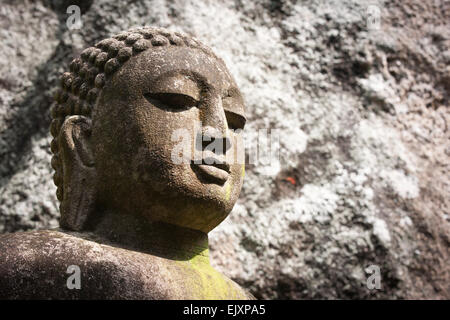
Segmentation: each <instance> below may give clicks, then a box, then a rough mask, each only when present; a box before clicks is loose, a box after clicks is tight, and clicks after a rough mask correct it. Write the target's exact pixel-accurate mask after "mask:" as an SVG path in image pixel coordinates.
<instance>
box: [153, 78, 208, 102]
mask: <svg viewBox="0 0 450 320" xmlns="http://www.w3.org/2000/svg"><path fill="white" fill-rule="evenodd" d="M148 93H149V94H168V95H169V94H173V95H176V94H179V95H183V96H188V97H190V98H192V99H194V100H195V101H197V102H198V101H200V99H201V89H200V87H199V85H198V83H197V82H196V81H194V80H192V79H191V77H190V76H187V75H176V76H169V77H167V76H166V77H161V78H159V79H157V80H156V81H155V83H153V84H152V87H151V89H150V92H148Z"/></svg>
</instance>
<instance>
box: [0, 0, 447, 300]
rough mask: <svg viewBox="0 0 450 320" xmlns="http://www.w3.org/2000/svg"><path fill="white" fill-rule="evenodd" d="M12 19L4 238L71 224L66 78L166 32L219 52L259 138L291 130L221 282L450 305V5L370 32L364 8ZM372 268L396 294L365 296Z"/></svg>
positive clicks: (335, 5) (254, 7)
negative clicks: (117, 43)
mask: <svg viewBox="0 0 450 320" xmlns="http://www.w3.org/2000/svg"><path fill="white" fill-rule="evenodd" d="M4 3H5V4H2V7H1V14H2V19H0V23H1V24H2V30H3V32H2V33H1V35H0V37H1V40H2V43H4V44H5V45H2V46H1V47H0V56H2V61H1V62H0V70H1V81H0V99H1V106H2V107H1V108H0V172H1V180H0V197H1V200H0V213H1V214H0V228H1V231H2V232H8V231H16V230H28V229H34V228H43V227H48V226H56V224H57V217H58V215H57V201H56V198H55V196H54V193H55V187H54V186H53V183H52V181H51V175H52V172H51V168H50V165H49V163H50V153H49V144H50V138H49V137H48V135H47V130H48V126H49V124H50V122H49V121H50V120H49V116H48V112H49V108H50V104H51V97H52V93H53V92H52V88H54V87H55V83H56V81H57V80H56V79H57V75H58V73H59V72H62V71H64V70H65V69H64V68H63V63H62V62H65V63H68V62H69V61H70V60H71V58H72V57H73V56H75V55H76V54H77V53H79V52H80V51H81V50H82V49H83V48H85V47H86V46H87V45H90V44H92V43H95V42H96V41H98V40H100V39H102V38H105V37H107V36H109V35H111V34H113V33H115V32H118V31H120V30H124V29H128V28H129V27H131V26H135V25H149V24H151V25H153V24H154V25H159V26H163V27H169V28H170V29H172V30H176V31H177V30H178V31H185V32H189V33H191V34H195V35H196V36H197V37H198V38H199V39H201V40H204V42H205V43H208V44H209V45H211V46H212V47H213V48H214V49H215V51H217V53H218V54H219V55H220V56H221V57H223V58H224V60H225V61H226V63H227V65H228V66H229V67H230V69H231V73H232V74H233V75H234V76H235V77H236V82H237V84H238V85H239V87H240V88H241V90H242V91H243V94H244V97H245V100H246V105H247V107H248V109H247V113H248V116H249V124H250V125H249V126H248V127H247V128H246V131H247V133H248V134H249V133H251V132H252V129H255V128H266V127H268V126H271V127H274V128H280V129H282V132H283V134H284V135H283V148H284V149H283V152H284V154H285V155H289V156H290V157H289V159H290V160H289V161H288V162H286V163H282V166H281V167H280V168H279V169H277V170H273V172H271V175H269V176H267V175H264V174H262V173H261V172H259V171H258V168H253V167H248V168H247V176H246V180H245V183H244V186H243V192H242V194H241V199H240V200H239V202H238V205H237V206H236V207H235V210H234V212H233V213H232V214H231V216H230V217H229V218H228V219H227V220H226V221H225V222H224V223H223V224H222V225H221V226H220V227H219V228H218V229H217V230H214V231H213V232H212V234H211V236H210V238H211V255H212V259H213V261H214V263H215V265H216V266H217V267H218V268H219V269H221V270H223V271H224V272H225V273H226V274H227V275H228V276H230V277H231V278H232V279H234V280H236V281H237V282H238V283H240V284H241V285H243V286H244V287H246V288H248V289H249V290H250V291H251V292H252V293H253V294H255V295H256V296H257V297H260V298H337V297H338V298H354V297H358V298H371V297H385V298H398V297H402V298H405V297H406V298H449V297H450V288H449V283H450V280H449V264H448V260H449V244H450V240H449V238H450V235H449V230H450V228H449V216H448V214H449V201H450V200H449V199H450V197H449V185H448V181H449V178H448V177H449V172H448V168H447V164H448V156H449V155H448V152H449V151H448V148H449V147H448V146H449V144H448V141H449V130H448V123H449V112H448V92H449V83H450V82H449V81H450V80H449V79H450V73H449V72H450V70H449V69H448V65H449V63H450V60H449V57H450V55H449V43H448V39H449V38H450V36H449V34H448V33H449V30H450V28H449V27H448V21H450V19H449V16H448V12H449V11H448V5H447V3H446V2H445V1H437V2H436V1H434V2H423V1H418V0H417V1H402V2H395V1H374V2H371V3H373V4H377V5H379V7H380V8H381V13H382V15H381V29H380V30H370V31H369V30H368V29H367V24H366V7H365V5H364V4H361V3H360V2H359V1H347V0H346V1H339V2H338V1H331V2H330V1H326V2H325V1H309V2H307V3H296V2H294V1H278V2H272V1H251V2H241V1H221V2H209V1H172V2H170V3H169V2H167V3H166V2H163V1H135V2H133V3H130V4H129V5H128V6H124V5H122V4H120V3H119V2H117V1H106V0H105V1H92V2H91V1H83V2H80V3H83V5H81V8H82V11H83V12H84V15H83V28H82V29H80V30H75V31H69V30H67V28H66V25H65V20H66V18H67V14H65V9H66V7H67V6H68V5H69V4H73V2H71V3H68V2H65V1H54V2H50V1H42V2H39V1H35V2H32V3H30V2H28V3H25V2H21V1H5V2H4ZM24 20H26V21H27V24H26V25H25V24H24V23H23V21H24ZM211 30H214V32H211ZM4 57H6V58H4ZM293 155H294V156H296V158H293V157H292V156H293ZM266 173H267V172H266ZM269 173H270V172H269ZM243 249H244V250H243ZM225 257H226V258H225ZM369 265H378V266H380V268H381V272H382V280H381V285H382V288H381V290H368V288H367V287H366V279H367V276H368V275H367V274H366V273H365V272H364V269H365V268H366V267H367V266H369Z"/></svg>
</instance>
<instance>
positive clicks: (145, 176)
mask: <svg viewBox="0 0 450 320" xmlns="http://www.w3.org/2000/svg"><path fill="white" fill-rule="evenodd" d="M55 100H56V103H55V105H54V106H53V107H52V110H51V115H52V123H51V134H52V136H53V137H54V139H53V141H52V143H51V150H52V152H53V154H54V155H53V158H52V162H51V164H52V167H53V168H54V169H55V174H54V182H55V184H56V186H57V198H58V200H59V201H60V212H61V219H60V226H61V228H60V229H55V230H41V231H32V232H18V233H12V234H3V235H0V298H7V299H11V298H12V299H15V298H44V299H48V298H50V299H252V298H253V297H252V296H251V295H250V294H249V293H247V292H245V291H244V290H243V289H242V288H241V287H240V286H239V285H238V284H236V283H235V282H233V281H232V280H230V279H228V278H227V277H226V276H224V275H222V274H221V273H219V272H218V271H216V270H215V269H213V268H212V267H211V265H210V263H209V257H208V232H209V231H211V230H212V229H213V228H214V227H216V226H217V225H218V224H219V223H220V222H221V221H223V220H224V219H225V218H226V217H227V215H228V214H229V212H230V211H231V209H232V208H233V205H234V204H235V202H236V200H237V198H238V195H239V192H240V189H241V185H242V181H243V176H244V163H243V162H244V161H243V160H242V158H243V150H242V148H239V146H240V145H242V139H243V138H242V132H241V129H243V127H244V124H245V114H244V104H243V99H242V96H241V93H240V91H239V89H238V88H237V86H236V83H235V81H234V80H233V78H232V76H231V75H230V73H229V71H228V70H227V67H226V66H225V63H224V62H223V61H222V60H221V59H220V58H218V57H217V56H216V55H215V54H214V53H213V52H212V51H211V50H210V49H209V48H208V47H206V46H205V45H203V44H201V43H200V42H198V41H197V40H195V39H193V38H191V37H189V36H186V35H183V34H180V33H177V32H175V33H174V32H170V31H167V30H164V29H160V28H150V27H143V28H137V29H132V30H130V31H127V32H123V33H120V34H117V35H115V36H113V37H112V38H109V39H105V40H103V41H100V42H99V43H97V44H96V46H95V47H91V48H88V49H86V50H84V51H83V52H82V53H81V56H80V58H77V59H75V60H73V61H72V62H71V64H70V72H66V73H64V74H63V75H62V77H61V87H60V88H59V90H58V91H57V93H56V95H55ZM179 133H182V134H179ZM200 137H201V138H200ZM199 141H200V142H199ZM211 144H215V146H216V147H215V148H210V147H209V146H210V145H211ZM218 146H220V147H218ZM179 150H182V151H186V150H188V151H189V150H190V151H192V152H183V154H182V156H181V157H179V152H178V151H179ZM230 154H231V155H233V156H231V157H230V156H229V155H230ZM180 159H181V160H182V161H177V160H180ZM72 270H75V271H76V272H74V273H73V274H72ZM77 272H78V273H77ZM75 276H77V277H78V278H76V279H75V278H73V279H70V278H71V277H75ZM74 279H75V280H76V281H75V280H74ZM72 280H74V281H75V282H74V283H75V285H72V286H71V285H70V281H72Z"/></svg>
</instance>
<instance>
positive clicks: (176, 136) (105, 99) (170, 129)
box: [91, 46, 245, 232]
mask: <svg viewBox="0 0 450 320" xmlns="http://www.w3.org/2000/svg"><path fill="white" fill-rule="evenodd" d="M92 118H93V125H92V136H91V137H92V138H91V139H92V149H93V154H94V158H95V169H96V172H97V180H98V183H97V184H98V187H97V192H98V195H97V197H98V201H99V204H100V205H101V206H105V207H113V209H119V210H121V211H124V212H127V214H139V215H144V216H145V217H147V218H148V219H149V220H155V221H163V222H167V223H171V224H175V225H178V226H182V227H186V228H191V229H195V230H200V231H203V232H209V231H210V230H211V229H212V228H214V227H215V226H217V225H218V224H219V223H220V222H221V221H222V220H223V219H225V217H226V216H227V215H228V213H229V212H230V211H231V209H232V208H233V205H234V204H235V202H236V200H237V198H238V195H239V192H240V189H241V186H242V181H243V175H244V163H243V160H242V159H243V148H242V144H243V142H242V132H240V131H241V129H243V127H244V124H245V115H244V105H243V100H242V96H241V94H240V92H239V90H238V88H237V86H236V84H235V82H234V80H233V78H232V77H231V75H230V74H229V72H228V70H227V68H226V66H225V65H224V63H223V62H222V61H219V60H217V59H216V58H214V57H212V56H210V55H208V54H206V53H204V52H203V51H201V50H199V49H192V48H188V47H176V46H170V47H161V48H155V49H151V50H146V51H144V52H142V53H140V54H139V55H137V56H135V57H133V58H131V59H130V60H129V61H128V62H127V63H125V64H124V65H123V66H122V67H121V68H120V69H119V70H118V71H117V72H116V73H115V74H114V75H113V76H112V77H111V79H110V80H109V81H108V82H107V84H106V85H105V87H104V88H103V90H102V93H101V95H100V96H99V98H98V101H97V105H96V108H94V113H93V115H92ZM208 145H209V147H208ZM211 146H215V148H211ZM217 146H221V147H220V148H218V147H217ZM179 150H182V151H183V154H182V156H183V158H182V159H183V160H182V161H181V163H180V158H179V157H178V156H179V152H178V151H179Z"/></svg>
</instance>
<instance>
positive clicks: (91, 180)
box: [58, 116, 96, 231]
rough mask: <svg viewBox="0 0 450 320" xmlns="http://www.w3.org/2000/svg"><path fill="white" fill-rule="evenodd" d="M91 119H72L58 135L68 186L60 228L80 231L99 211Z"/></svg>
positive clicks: (64, 178) (69, 118)
mask: <svg viewBox="0 0 450 320" xmlns="http://www.w3.org/2000/svg"><path fill="white" fill-rule="evenodd" d="M91 125H92V122H91V119H89V118H87V117H84V116H70V117H68V118H67V119H66V120H65V121H64V123H63V125H62V127H61V130H60V133H59V136H58V143H59V150H60V156H61V164H62V174H63V175H62V177H63V185H64V189H63V190H64V194H63V200H62V202H61V207H60V211H61V220H60V225H61V227H63V228H66V229H70V230H75V231H80V230H82V229H83V228H84V227H85V224H86V221H87V219H88V217H89V216H90V215H91V214H92V212H93V211H94V208H95V198H96V170H95V164H94V157H93V153H92V147H91Z"/></svg>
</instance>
